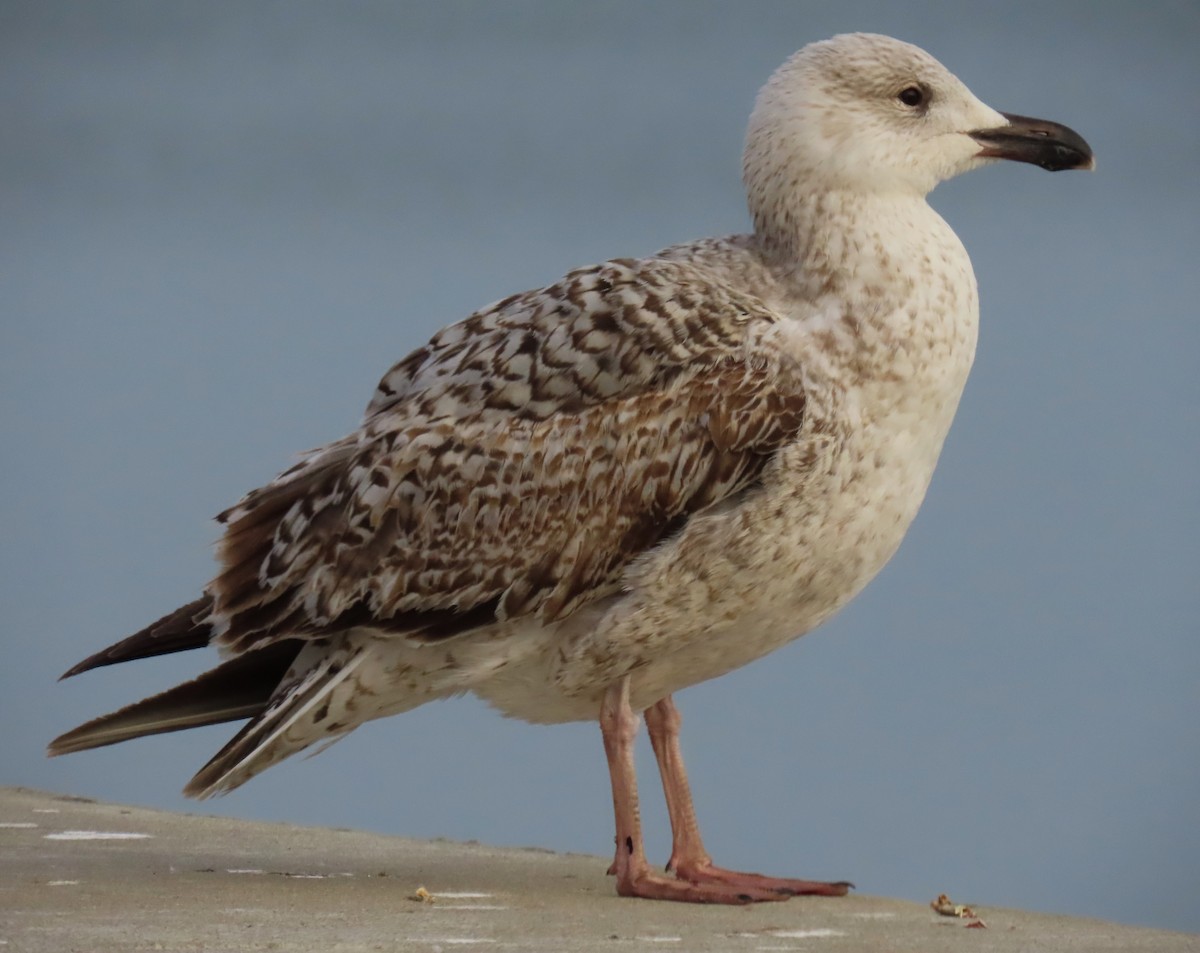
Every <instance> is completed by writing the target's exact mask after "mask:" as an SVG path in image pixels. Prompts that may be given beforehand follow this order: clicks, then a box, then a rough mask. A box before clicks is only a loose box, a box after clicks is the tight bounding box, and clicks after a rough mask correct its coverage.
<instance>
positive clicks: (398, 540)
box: [208, 259, 805, 651]
mask: <svg viewBox="0 0 1200 953" xmlns="http://www.w3.org/2000/svg"><path fill="white" fill-rule="evenodd" d="M775 321H777V317H776V315H775V314H774V313H773V312H771V311H770V310H769V309H768V308H767V307H766V306H765V305H764V304H763V303H762V302H761V301H760V300H758V299H757V298H754V297H752V296H750V295H746V294H743V293H740V292H738V291H736V290H734V289H733V288H731V287H729V286H727V285H725V284H723V283H721V282H719V281H716V280H714V279H713V278H712V277H710V276H708V275H706V274H705V273H703V272H701V271H699V270H698V269H696V268H694V267H693V266H690V265H688V264H686V263H683V262H673V261H667V260H663V259H647V260H641V261H631V260H619V261H613V262H608V263H606V264H604V265H600V266H597V267H594V268H588V269H581V270H579V271H576V272H572V273H570V274H568V275H567V276H566V277H565V278H564V279H563V280H562V281H560V282H558V283H557V284H555V285H552V286H550V287H548V288H545V289H541V290H539V291H534V292H528V293H526V294H524V295H517V296H514V297H512V298H508V299H505V300H504V301H502V302H499V303H497V304H496V305H493V306H492V307H490V308H487V309H484V310H483V311H480V312H478V313H476V314H475V315H472V316H471V317H470V318H468V319H467V320H465V321H463V322H460V323H459V324H457V325H453V326H451V327H449V328H447V329H445V330H444V331H442V332H440V333H439V334H438V335H437V336H435V337H434V338H433V339H432V340H431V341H430V343H429V344H428V345H427V346H426V347H424V348H421V349H420V350H418V351H416V352H414V353H413V354H412V355H410V356H409V357H407V358H406V359H405V360H403V361H401V362H400V363H399V364H397V365H396V366H395V367H394V368H393V369H392V370H391V371H389V372H388V374H387V375H386V376H385V377H384V378H383V380H382V381H381V383H380V385H379V388H378V389H377V391H376V394H375V397H374V398H373V400H372V401H371V404H370V406H369V407H368V409H367V416H366V419H365V420H364V424H363V426H362V428H361V429H360V430H359V431H358V432H356V433H355V434H352V435H351V436H350V437H348V438H346V439H345V440H342V441H339V442H337V443H335V444H332V445H330V446H329V447H326V448H319V449H317V450H315V451H312V452H311V453H310V454H308V455H307V456H306V457H305V459H304V460H302V461H301V462H300V463H299V464H297V465H296V466H295V467H293V468H292V469H291V470H289V471H287V472H286V473H284V474H283V475H281V476H280V477H279V478H278V479H277V480H276V481H275V482H274V483H272V484H269V485H268V486H266V487H264V488H262V489H260V490H256V491H254V492H253V493H250V494H248V495H247V497H246V498H245V499H243V500H242V501H241V502H240V503H239V504H237V506H235V507H233V508H232V509H231V510H229V511H228V512H227V513H225V514H223V515H222V519H223V520H224V522H225V523H226V527H227V528H226V534H225V537H224V539H223V541H222V543H221V546H220V551H219V555H220V558H221V561H222V564H223V569H222V572H221V574H220V575H219V576H218V577H217V578H216V579H215V580H214V581H213V583H212V584H211V585H210V587H209V589H208V593H209V594H210V595H211V597H212V599H213V610H212V615H213V620H214V629H215V631H216V632H217V633H218V638H219V640H220V641H221V642H222V643H223V644H225V645H227V646H229V647H231V648H233V649H235V650H236V651H246V650H249V649H251V648H255V647H259V646H262V645H264V644H268V643H270V642H271V641H275V640H278V639H280V638H285V637H289V636H295V635H301V636H304V635H311V634H322V633H328V632H330V631H336V630H338V629H341V628H345V627H347V626H348V625H350V624H354V625H373V626H376V627H378V628H381V629H392V630H395V631H398V632H405V633H407V634H409V635H411V636H415V637H420V636H421V633H422V632H425V633H426V635H425V637H427V638H433V637H444V636H445V635H447V634H453V633H454V632H455V631H457V628H456V626H455V625H453V624H452V618H453V616H454V615H455V614H459V613H462V614H463V617H464V619H468V618H469V619H471V620H472V624H478V622H479V620H480V619H481V618H491V619H512V618H517V617H521V616H529V615H532V616H536V617H538V618H539V619H541V620H542V621H544V622H552V621H554V620H557V619H561V618H563V617H565V616H566V615H569V614H570V613H571V612H573V611H574V610H576V609H577V608H579V607H580V606H582V605H584V604H586V603H587V602H589V601H591V600H593V599H596V598H600V597H602V596H604V595H606V594H608V593H611V592H613V591H615V590H616V589H617V588H618V587H619V586H620V584H621V577H622V573H623V572H624V570H625V567H626V566H627V565H628V564H629V562H630V561H631V560H633V559H634V558H636V557H637V556H638V554H640V553H642V552H644V551H645V550H647V549H648V548H650V547H653V546H654V545H656V544H657V543H658V542H660V541H661V540H662V539H663V538H664V537H665V536H667V535H669V534H670V533H672V532H674V531H675V530H677V529H678V528H679V526H680V525H681V523H682V522H685V521H686V519H687V518H688V517H689V516H690V515H691V514H694V513H696V512H698V511H700V510H702V509H704V508H706V507H708V506H711V505H713V504H715V503H718V502H720V501H721V500H723V499H725V498H727V497H728V496H730V495H732V494H734V493H737V492H740V491H741V490H743V489H744V488H745V487H747V486H748V485H750V484H751V483H753V481H754V480H756V479H757V477H758V475H759V474H760V472H761V470H762V468H763V467H764V466H765V465H766V463H767V461H768V460H769V459H770V458H771V455H772V454H773V453H774V452H775V451H776V450H778V449H779V448H780V447H781V446H784V445H785V444H786V443H788V442H789V441H790V440H791V439H793V438H794V436H795V435H796V433H797V432H798V430H799V429H800V426H801V424H802V422H803V418H804V410H805V393H804V388H803V385H802V382H801V373H800V369H799V368H798V367H797V366H796V365H795V363H794V361H793V359H792V358H790V357H788V356H786V355H785V354H783V353H781V352H777V351H775V350H774V349H772V348H771V347H770V346H769V345H768V344H766V343H764V341H765V340H767V339H768V338H769V335H764V334H763V329H764V328H766V327H767V326H769V325H771V324H772V323H774V322H775ZM448 620H449V621H448Z"/></svg>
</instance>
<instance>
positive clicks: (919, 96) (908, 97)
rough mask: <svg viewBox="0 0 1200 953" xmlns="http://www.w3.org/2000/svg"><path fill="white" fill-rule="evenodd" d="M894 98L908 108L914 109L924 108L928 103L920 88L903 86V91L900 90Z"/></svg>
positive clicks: (923, 91)
mask: <svg viewBox="0 0 1200 953" xmlns="http://www.w3.org/2000/svg"><path fill="white" fill-rule="evenodd" d="M896 98H897V99H898V100H900V102H902V103H903V104H904V105H905V106H909V107H911V108H914V109H915V108H916V107H917V106H924V105H925V103H926V102H927V101H928V97H927V96H926V95H925V90H923V89H922V88H921V87H920V86H905V87H904V89H902V90H900V92H899V93H898V94H897V96H896Z"/></svg>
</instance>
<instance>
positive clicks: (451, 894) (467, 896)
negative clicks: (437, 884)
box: [434, 890, 492, 900]
mask: <svg viewBox="0 0 1200 953" xmlns="http://www.w3.org/2000/svg"><path fill="white" fill-rule="evenodd" d="M434 896H435V897H445V898H446V899H447V900H484V899H486V898H488V897H491V896H492V894H490V893H474V892H472V891H470V890H447V891H445V892H444V893H443V892H442V891H440V890H439V891H438V892H437V893H435V894H434Z"/></svg>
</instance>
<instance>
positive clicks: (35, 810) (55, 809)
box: [33, 807, 62, 814]
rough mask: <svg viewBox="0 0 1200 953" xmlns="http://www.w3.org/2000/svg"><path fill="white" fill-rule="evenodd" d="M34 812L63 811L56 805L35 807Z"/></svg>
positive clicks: (59, 812)
mask: <svg viewBox="0 0 1200 953" xmlns="http://www.w3.org/2000/svg"><path fill="white" fill-rule="evenodd" d="M33 813H34V814H61V813H62V812H61V811H60V810H59V809H58V808H56V807H35V808H34V809H33Z"/></svg>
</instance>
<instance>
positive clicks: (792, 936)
mask: <svg viewBox="0 0 1200 953" xmlns="http://www.w3.org/2000/svg"><path fill="white" fill-rule="evenodd" d="M845 935H846V934H845V933H843V932H842V931H841V930H830V929H829V928H828V927H818V928H817V929H815V930H768V931H767V936H777V937H779V938H780V939H781V940H785V939H786V940H809V939H813V938H815V937H821V936H845Z"/></svg>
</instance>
